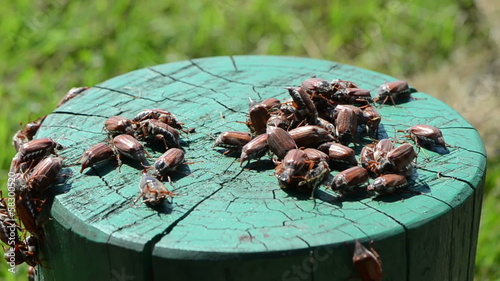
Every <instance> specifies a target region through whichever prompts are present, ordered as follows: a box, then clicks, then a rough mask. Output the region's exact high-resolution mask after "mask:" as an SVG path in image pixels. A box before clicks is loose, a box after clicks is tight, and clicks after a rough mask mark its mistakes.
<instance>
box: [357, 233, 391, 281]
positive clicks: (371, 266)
mask: <svg viewBox="0 0 500 281" xmlns="http://www.w3.org/2000/svg"><path fill="white" fill-rule="evenodd" d="M372 243H373V241H372ZM352 262H353V264H354V267H355V268H356V271H357V272H358V274H359V275H360V277H361V280H362V281H380V280H382V274H383V271H382V260H381V259H380V256H379V254H378V253H377V252H376V251H375V249H373V247H372V246H370V250H368V249H367V248H365V247H364V246H363V245H362V244H361V243H360V242H359V241H358V240H356V242H355V246H354V254H353V257H352Z"/></svg>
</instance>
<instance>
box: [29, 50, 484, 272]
mask: <svg viewBox="0 0 500 281" xmlns="http://www.w3.org/2000/svg"><path fill="white" fill-rule="evenodd" d="M311 76H317V77H318V78H324V79H327V80H332V79H336V78H339V79H344V80H350V81H353V82H355V83H356V84H357V85H358V86H359V87H360V88H363V89H368V90H371V92H372V95H374V93H376V90H377V88H378V87H379V86H380V85H381V84H383V83H386V82H389V81H394V80H398V79H395V78H393V77H390V76H386V75H383V74H380V73H376V72H372V71H369V70H364V69H361V68H357V67H353V66H349V65H344V64H339V63H335V62H330V61H324V60H317V59H308V58H296V57H282V56H234V57H214V58H202V59H194V60H189V61H181V62H175V63H168V64H163V65H158V66H154V67H149V68H144V69H140V70H136V71H133V72H130V73H127V74H124V75H121V76H118V77H115V78H112V79H110V80H107V81H105V82H103V83H101V84H98V85H96V86H94V87H91V88H89V89H88V90H86V91H85V92H83V93H81V94H79V95H77V96H76V97H75V98H73V99H71V100H70V101H68V102H67V103H65V104H64V105H62V106H61V107H59V108H57V109H56V110H55V111H54V112H53V113H52V114H50V115H49V116H47V118H46V120H45V121H44V123H43V126H42V127H41V128H40V130H39V131H38V133H37V135H36V138H41V137H52V138H54V139H56V140H57V141H58V142H60V143H61V144H62V145H63V146H64V147H65V149H64V150H62V151H60V155H61V156H62V157H64V158H65V163H66V164H67V165H71V164H76V163H77V162H78V159H79V158H80V156H81V155H82V153H83V152H84V151H85V150H87V149H88V148H89V147H91V146H92V145H94V144H97V143H99V142H104V141H105V140H106V138H107V134H106V132H105V131H103V124H104V121H105V120H106V119H107V118H109V117H111V116H114V115H121V116H124V117H127V118H132V117H134V116H135V115H136V114H137V113H139V112H140V111H141V110H142V109H147V108H163V109H166V110H168V111H171V112H172V113H174V114H175V115H176V116H177V117H178V119H179V120H181V121H182V122H184V123H185V126H186V127H193V128H195V129H196V131H195V132H194V133H191V134H183V135H182V136H181V137H182V147H183V149H184V150H185V152H186V159H187V161H188V162H193V163H192V164H190V165H186V166H184V167H183V168H182V169H181V171H182V172H184V173H186V174H188V175H181V174H179V175H173V185H174V188H172V187H170V186H168V184H167V187H169V189H170V190H171V191H173V192H175V193H178V196H176V197H175V198H173V203H172V204H171V206H169V208H168V209H167V210H163V211H158V210H155V209H152V208H150V207H148V206H147V205H146V204H142V203H140V202H138V203H137V204H135V205H134V204H133V201H134V199H135V198H137V196H138V195H139V191H138V183H139V180H140V177H141V173H142V171H141V169H140V167H139V168H138V167H137V166H134V165H131V164H130V162H127V161H125V164H124V165H123V166H122V167H121V170H120V171H118V169H116V165H114V164H113V163H112V162H110V163H108V164H105V165H102V166H99V168H93V169H88V170H86V171H85V172H83V173H79V167H69V168H68V170H71V171H72V172H71V174H70V175H67V176H66V179H65V181H64V183H63V184H60V186H59V187H60V188H62V189H63V190H65V191H66V192H64V193H61V194H58V195H57V196H56V197H55V199H54V201H53V204H52V205H51V206H50V209H48V210H47V211H46V212H45V213H46V214H45V216H47V219H46V220H45V222H44V230H45V238H44V240H43V241H42V245H41V259H42V266H38V267H37V272H38V275H37V276H38V277H37V278H38V280H64V281H66V280H117V281H119V280H315V281H318V280H359V275H358V274H357V273H356V271H355V270H354V267H353V263H352V256H353V250H354V242H355V240H360V241H361V242H362V243H364V244H365V245H367V244H368V242H369V241H372V240H373V248H374V249H376V251H377V252H378V253H379V254H380V257H381V259H382V262H383V271H384V274H383V276H384V278H383V280H411V281H414V280H472V279H473V274H474V260H475V253H476V243H477V234H478V227H479V217H480V210H481V199H482V189H483V181H484V175H485V168H486V156H485V151H484V148H483V144H482V141H481V139H480V137H479V136H478V133H477V132H476V130H475V129H474V128H473V127H472V126H471V125H470V124H469V123H468V122H467V121H466V120H464V119H463V118H462V117H461V116H460V115H459V114H458V113H457V112H455V111H454V110H452V109H451V108H450V107H448V106H447V105H445V104H444V103H442V102H441V101H439V100H436V99H435V98H433V97H431V96H428V95H426V94H424V93H421V92H417V93H414V94H413V97H415V98H417V99H415V100H408V101H407V102H405V103H401V104H399V105H398V106H397V107H396V106H393V105H391V103H390V102H388V103H386V104H385V105H381V106H378V107H377V110H378V111H379V112H380V114H381V115H382V122H381V124H382V126H381V129H380V132H379V138H384V137H393V136H394V135H395V134H396V132H397V130H398V129H407V128H409V127H410V126H413V125H416V124H429V125H433V126H435V127H438V128H440V129H441V130H442V131H443V134H444V138H445V140H446V142H447V143H448V144H450V145H451V146H452V147H451V148H450V149H449V153H447V154H439V153H436V152H433V151H429V150H425V153H426V154H427V157H426V156H424V154H423V153H422V152H420V153H419V157H418V167H419V168H418V169H417V171H416V176H415V179H414V180H413V181H411V184H410V187H409V190H411V191H412V193H398V194H395V195H389V196H384V197H381V198H380V199H374V198H373V197H372V198H351V199H349V198H345V199H344V200H338V199H336V196H335V195H334V193H332V192H331V191H327V190H325V188H324V187H321V188H320V190H318V192H320V193H321V194H320V196H318V198H316V199H314V200H312V199H309V198H308V196H307V197H304V198H302V197H300V196H293V195H290V194H288V193H286V192H284V191H283V190H281V189H280V187H279V186H278V183H277V180H276V178H275V177H274V176H273V172H274V164H273V163H272V162H271V161H270V160H269V159H270V158H269V157H263V158H262V159H261V160H260V161H253V162H252V165H251V169H242V168H240V166H239V162H238V160H237V159H236V158H235V157H227V156H225V155H223V154H222V153H221V152H220V150H218V149H214V148H213V144H214V140H215V138H216V137H217V136H218V135H219V134H220V133H221V132H223V131H248V128H247V127H246V125H245V124H243V123H242V122H245V121H246V118H247V113H248V98H252V99H253V100H257V101H260V100H263V99H265V98H269V97H277V98H278V99H280V100H282V101H284V100H285V99H288V98H289V95H288V93H287V91H286V90H285V89H284V87H288V86H298V85H300V83H301V82H302V81H303V80H305V79H307V78H310V77H311ZM450 94H453V93H450ZM399 135H400V136H401V133H399ZM351 147H354V148H355V149H357V151H358V153H359V149H361V147H360V146H356V145H352V144H351ZM146 149H147V150H148V152H149V153H151V154H152V155H153V156H154V157H158V156H159V155H160V154H161V152H159V151H155V150H152V149H151V148H150V147H147V146H146ZM149 161H150V163H152V162H154V159H149ZM336 173H337V172H336V171H332V174H333V175H335V174H336ZM417 192H418V193H420V192H421V193H422V194H416V193H417Z"/></svg>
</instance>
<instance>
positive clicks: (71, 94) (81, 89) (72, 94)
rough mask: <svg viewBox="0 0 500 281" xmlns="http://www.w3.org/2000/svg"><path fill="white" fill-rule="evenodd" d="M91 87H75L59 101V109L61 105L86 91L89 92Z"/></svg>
mask: <svg viewBox="0 0 500 281" xmlns="http://www.w3.org/2000/svg"><path fill="white" fill-rule="evenodd" d="M88 88H89V87H75V88H71V89H70V90H69V91H68V92H67V93H66V95H65V96H64V97H63V98H62V99H61V100H60V101H59V103H58V104H57V107H60V106H61V105H63V104H65V103H66V102H68V101H69V100H70V99H72V98H74V97H76V96H77V95H79V94H81V93H82V92H84V91H85V90H87V89H88Z"/></svg>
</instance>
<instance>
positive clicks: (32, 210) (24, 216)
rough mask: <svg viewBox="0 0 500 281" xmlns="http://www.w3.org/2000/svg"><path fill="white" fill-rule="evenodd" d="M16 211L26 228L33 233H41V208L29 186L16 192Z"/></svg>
mask: <svg viewBox="0 0 500 281" xmlns="http://www.w3.org/2000/svg"><path fill="white" fill-rule="evenodd" d="M15 198H16V212H17V216H18V218H19V220H20V221H21V223H22V224H23V226H24V228H25V229H26V230H28V231H29V232H30V233H31V234H33V235H41V233H42V230H41V229H40V225H39V222H38V214H39V209H38V206H37V205H36V203H35V199H34V198H32V196H31V194H30V192H29V190H28V189H27V188H25V189H22V190H21V191H19V192H18V193H17V194H16V197H15Z"/></svg>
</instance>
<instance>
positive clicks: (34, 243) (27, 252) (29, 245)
mask: <svg viewBox="0 0 500 281" xmlns="http://www.w3.org/2000/svg"><path fill="white" fill-rule="evenodd" d="M38 244H39V243H38V238H37V237H36V236H34V235H30V236H28V237H26V239H24V241H23V242H22V245H21V247H20V250H21V253H22V255H23V256H24V261H25V262H26V263H27V264H28V265H30V266H36V265H38V264H40V260H39V259H38Z"/></svg>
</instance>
